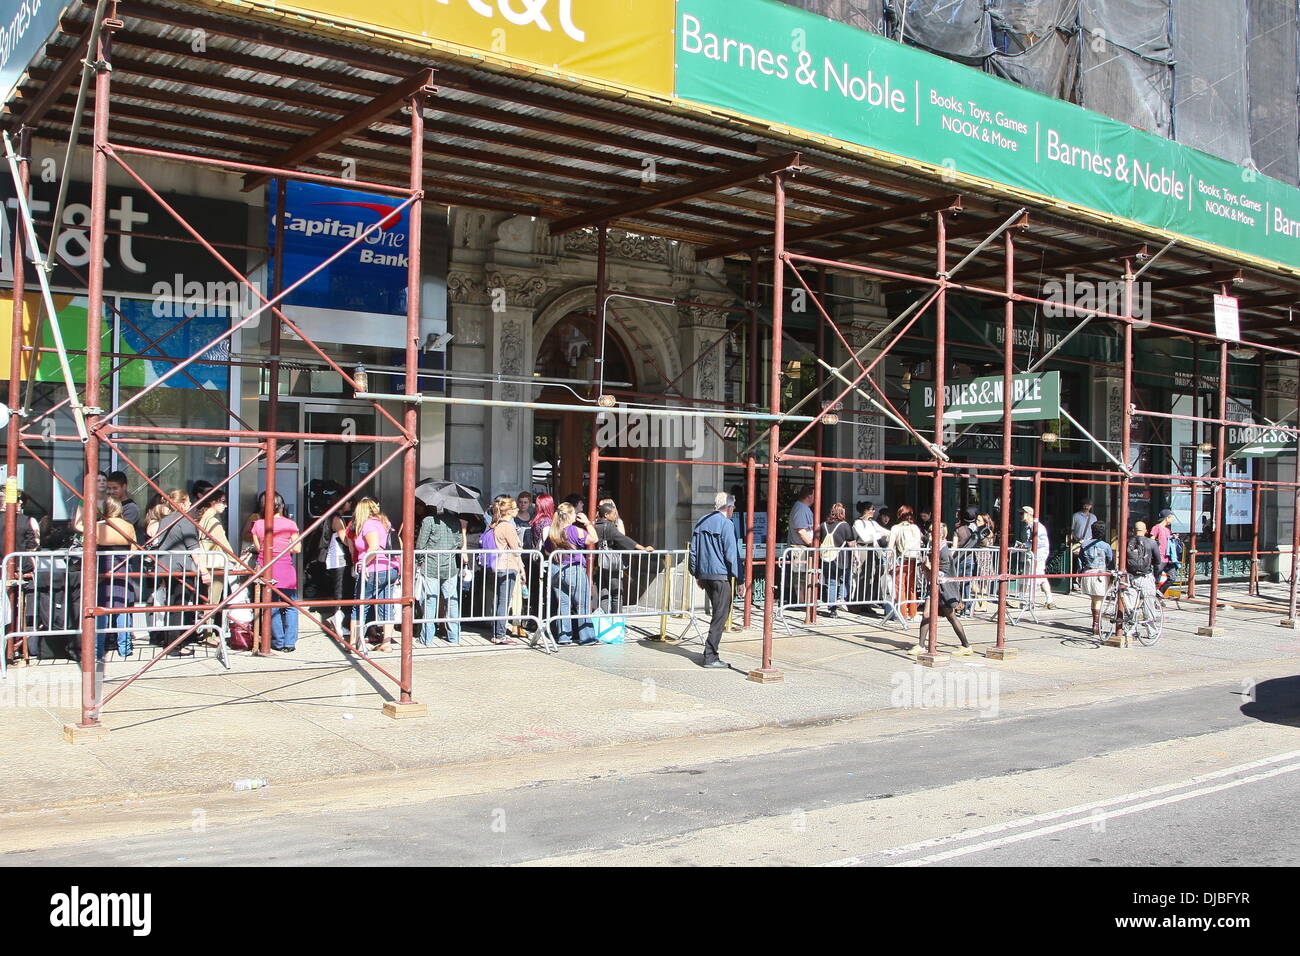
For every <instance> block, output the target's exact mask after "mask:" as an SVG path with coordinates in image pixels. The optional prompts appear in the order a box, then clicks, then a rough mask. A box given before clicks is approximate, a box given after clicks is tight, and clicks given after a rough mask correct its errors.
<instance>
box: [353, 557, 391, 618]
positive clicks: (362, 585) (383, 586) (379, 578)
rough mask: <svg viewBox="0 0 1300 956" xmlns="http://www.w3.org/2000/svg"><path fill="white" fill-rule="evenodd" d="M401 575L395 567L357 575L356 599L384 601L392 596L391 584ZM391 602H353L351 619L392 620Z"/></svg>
mask: <svg viewBox="0 0 1300 956" xmlns="http://www.w3.org/2000/svg"><path fill="white" fill-rule="evenodd" d="M400 577H401V572H400V571H399V570H398V569H397V568H389V569H388V570H386V571H372V572H368V573H366V574H358V575H357V595H356V596H357V600H358V601H385V600H388V599H390V598H392V597H393V585H395V584H396V583H397V580H398V578H400ZM394 606H395V605H392V604H354V605H353V606H352V620H354V621H365V622H366V624H387V623H390V622H391V621H392V620H393V608H394Z"/></svg>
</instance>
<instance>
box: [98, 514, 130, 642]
mask: <svg viewBox="0 0 1300 956" xmlns="http://www.w3.org/2000/svg"><path fill="white" fill-rule="evenodd" d="M94 535H95V548H96V560H97V562H98V564H99V588H98V592H99V593H98V594H97V595H96V596H97V598H98V600H99V606H100V607H102V608H114V609H121V610H115V611H114V613H112V614H105V615H102V616H101V617H100V618H99V621H98V623H97V625H96V628H95V630H96V634H95V657H96V659H98V660H103V659H104V654H105V652H106V647H105V645H106V644H107V642H108V637H109V634H110V633H115V636H114V640H115V642H116V643H117V652H118V654H120V655H121V656H122V657H124V658H126V657H130V656H131V652H132V646H131V615H130V614H129V613H127V612H126V609H127V608H129V607H131V606H132V605H134V604H135V603H136V597H137V591H136V586H135V577H134V575H133V574H132V572H133V571H138V570H139V564H138V561H137V562H132V561H131V558H130V557H129V555H127V554H124V553H123V552H129V551H135V550H137V549H138V547H139V546H138V545H137V544H136V540H135V526H134V525H133V524H131V523H130V522H129V521H127V520H126V519H125V518H124V517H122V502H120V501H118V500H117V499H116V498H109V497H105V498H102V499H100V502H99V520H98V521H97V522H95V530H94Z"/></svg>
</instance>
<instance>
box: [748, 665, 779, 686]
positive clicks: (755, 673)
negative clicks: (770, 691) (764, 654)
mask: <svg viewBox="0 0 1300 956" xmlns="http://www.w3.org/2000/svg"><path fill="white" fill-rule="evenodd" d="M745 679H746V680H752V681H753V682H754V683H756V684H779V683H780V682H781V681H783V680H785V674H783V673H781V672H780V671H779V670H777V669H776V668H775V667H769V668H766V669H764V668H762V667H759V668H757V669H756V670H752V671H750V672H749V673H748V674H746V675H745Z"/></svg>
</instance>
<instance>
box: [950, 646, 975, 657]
mask: <svg viewBox="0 0 1300 956" xmlns="http://www.w3.org/2000/svg"><path fill="white" fill-rule="evenodd" d="M974 653H975V651H974V649H973V648H970V647H958V648H956V649H955V650H953V652H952V656H953V657H970V655H972V654H974Z"/></svg>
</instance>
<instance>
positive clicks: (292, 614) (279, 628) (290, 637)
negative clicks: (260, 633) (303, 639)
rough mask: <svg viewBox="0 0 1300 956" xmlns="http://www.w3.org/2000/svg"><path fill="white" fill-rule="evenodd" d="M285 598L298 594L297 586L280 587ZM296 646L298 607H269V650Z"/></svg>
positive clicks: (294, 596) (287, 648) (281, 649)
mask: <svg viewBox="0 0 1300 956" xmlns="http://www.w3.org/2000/svg"><path fill="white" fill-rule="evenodd" d="M280 590H282V591H283V592H284V596H285V597H287V598H296V597H297V596H298V589H297V588H281V589H280ZM297 646H298V609H297V608H296V607H273V608H271V650H273V651H284V650H289V649H290V648H293V647H297Z"/></svg>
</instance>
